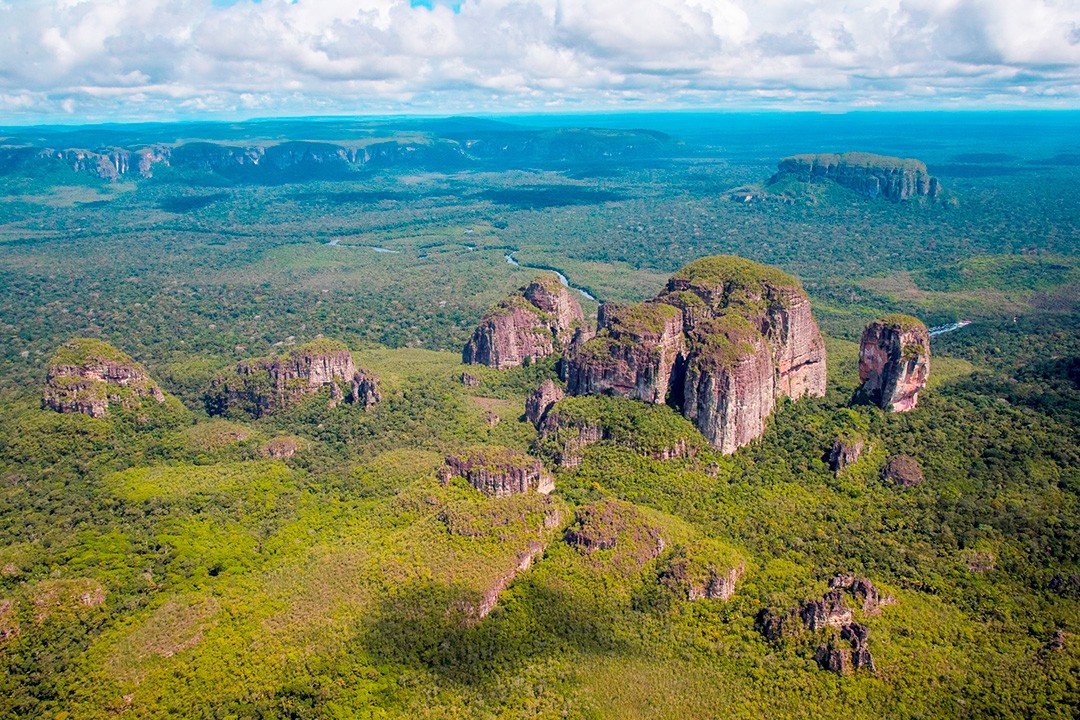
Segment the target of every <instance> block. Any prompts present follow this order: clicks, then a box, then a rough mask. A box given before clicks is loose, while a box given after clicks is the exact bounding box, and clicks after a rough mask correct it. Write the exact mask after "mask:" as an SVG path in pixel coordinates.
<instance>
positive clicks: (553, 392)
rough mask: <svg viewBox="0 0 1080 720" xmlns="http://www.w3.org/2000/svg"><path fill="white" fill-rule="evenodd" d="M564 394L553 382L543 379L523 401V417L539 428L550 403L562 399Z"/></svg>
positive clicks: (552, 403)
mask: <svg viewBox="0 0 1080 720" xmlns="http://www.w3.org/2000/svg"><path fill="white" fill-rule="evenodd" d="M565 394H566V393H564V392H563V389H562V388H561V387H559V386H558V385H556V384H555V383H554V382H552V381H551V380H545V381H544V382H542V383H540V387H538V388H536V389H535V390H533V392H532V394H531V395H529V399H528V400H526V401H525V418H526V419H527V420H528V421H529V422H531V423H532V424H533V425H534V426H536V429H538V430H539V429H540V424H541V423H542V422H543V420H544V416H545V415H546V414H547V411H548V410H549V409H550V408H551V406H552V405H554V404H555V403H557V402H558V401H559V400H562V398H563V396H564V395H565Z"/></svg>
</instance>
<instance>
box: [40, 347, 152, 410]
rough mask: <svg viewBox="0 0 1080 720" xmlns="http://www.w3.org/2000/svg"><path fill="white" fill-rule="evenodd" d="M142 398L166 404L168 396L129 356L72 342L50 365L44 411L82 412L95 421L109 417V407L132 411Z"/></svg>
mask: <svg viewBox="0 0 1080 720" xmlns="http://www.w3.org/2000/svg"><path fill="white" fill-rule="evenodd" d="M143 398H147V399H152V400H154V401H156V402H158V403H164V402H165V393H163V392H162V391H161V388H160V387H158V385H157V384H156V383H155V382H154V381H153V380H151V379H150V376H149V374H148V373H147V372H146V368H144V367H143V366H142V365H140V364H139V363H137V362H135V360H133V359H132V358H131V357H130V356H129V355H128V354H126V353H124V352H122V351H121V350H118V349H116V348H115V347H113V346H112V345H110V344H108V343H107V342H104V341H102V340H96V339H94V338H73V339H71V340H69V341H67V342H66V343H64V344H63V345H61V346H60V347H59V348H57V350H56V352H55V353H54V354H53V356H52V359H50V361H49V366H48V375H47V379H46V383H45V391H44V393H43V395H42V398H41V406H42V408H44V409H48V410H56V411H57V412H62V413H70V412H79V413H83V414H84V415H89V416H90V417H93V418H103V417H106V416H107V415H108V414H109V405H110V403H112V404H113V405H120V406H121V407H122V408H124V409H125V410H132V409H135V408H136V407H138V406H139V405H140V404H141V400H142V399H143Z"/></svg>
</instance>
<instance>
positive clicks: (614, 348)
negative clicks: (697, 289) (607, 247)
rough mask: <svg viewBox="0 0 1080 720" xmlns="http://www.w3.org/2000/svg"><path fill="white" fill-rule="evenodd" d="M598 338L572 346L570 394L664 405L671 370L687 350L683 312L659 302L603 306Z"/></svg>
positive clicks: (669, 383)
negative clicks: (625, 305) (683, 327)
mask: <svg viewBox="0 0 1080 720" xmlns="http://www.w3.org/2000/svg"><path fill="white" fill-rule="evenodd" d="M600 317H601V321H602V322H603V326H602V327H601V328H600V331H599V332H598V333H597V335H596V337H594V338H592V339H591V340H587V341H585V342H584V343H582V344H581V345H580V347H578V348H576V349H575V352H573V353H572V354H571V355H570V357H569V358H567V363H566V370H565V373H566V383H567V388H568V390H569V392H570V394H571V395H619V396H621V397H627V398H632V399H634V400H644V401H645V402H648V403H663V402H665V401H666V399H667V396H668V391H669V390H670V389H671V384H672V371H673V370H674V368H675V363H676V361H677V360H678V358H679V356H680V355H682V354H683V353H684V352H685V349H686V343H685V340H684V338H683V332H682V325H683V320H682V315H681V313H680V312H679V310H678V308H675V307H672V306H670V305H665V304H662V303H642V304H640V305H633V306H627V307H619V306H613V305H610V304H608V305H604V306H603V308H602V310H601V314H600Z"/></svg>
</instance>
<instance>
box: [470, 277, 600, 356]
mask: <svg viewBox="0 0 1080 720" xmlns="http://www.w3.org/2000/svg"><path fill="white" fill-rule="evenodd" d="M584 317H585V316H584V314H583V313H582V312H581V305H580V304H578V301H577V300H575V299H574V297H573V295H571V294H570V291H569V290H568V289H567V288H565V287H563V285H562V283H560V282H559V278H558V277H557V276H556V275H554V274H552V273H544V274H543V275H540V276H538V277H537V278H536V279H535V280H533V281H532V282H531V283H529V284H528V285H526V286H524V287H522V288H519V289H518V291H517V292H515V293H514V294H513V295H511V296H510V297H508V298H506V299H505V300H503V301H502V302H500V303H499V304H498V305H496V306H495V307H494V308H492V309H491V310H489V311H488V312H487V313H486V314H485V315H484V317H483V318H482V319H481V320H480V324H479V325H478V326H477V328H476V331H475V332H474V333H473V336H472V339H471V340H469V342H468V343H466V345H465V347H464V349H463V350H462V353H461V360H462V362H464V363H466V364H468V363H475V364H479V365H488V366H489V367H493V368H498V369H504V368H509V367H516V366H518V365H522V364H523V363H525V362H526V359H527V358H528V359H529V360H538V359H540V358H543V357H547V356H548V355H551V354H552V353H554V352H555V351H556V350H559V349H561V348H562V347H564V346H565V345H566V344H567V343H569V342H570V340H571V339H572V338H573V335H574V331H575V329H576V328H578V327H579V326H580V325H581V323H582V322H583V320H584Z"/></svg>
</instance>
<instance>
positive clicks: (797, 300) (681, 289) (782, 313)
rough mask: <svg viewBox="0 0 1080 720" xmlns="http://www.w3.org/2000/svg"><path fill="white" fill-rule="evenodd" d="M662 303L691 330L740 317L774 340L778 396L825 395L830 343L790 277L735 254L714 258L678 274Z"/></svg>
mask: <svg viewBox="0 0 1080 720" xmlns="http://www.w3.org/2000/svg"><path fill="white" fill-rule="evenodd" d="M657 300H658V301H660V302H665V303H670V304H671V305H675V306H676V307H679V308H681V309H682V311H683V325H684V329H685V330H686V331H687V332H689V331H691V330H693V328H694V327H695V326H696V325H697V323H698V322H700V321H701V320H704V319H706V318H714V317H718V316H720V315H729V314H731V313H736V314H738V315H741V316H742V317H744V318H746V320H747V321H749V322H750V324H751V325H753V326H754V327H756V328H757V330H758V332H760V333H761V335H762V336H763V337H764V338H765V339H766V340H767V341H768V342H769V345H770V347H771V350H772V359H773V363H774V364H775V366H776V372H777V377H776V392H777V395H786V396H787V397H790V398H791V399H792V400H797V399H799V398H800V397H802V396H803V395H812V396H816V397H820V396H822V395H824V394H825V342H824V341H823V340H822V338H821V332H820V331H819V330H818V326H817V322H816V321H815V320H814V316H813V314H812V313H811V312H810V298H809V297H807V295H806V291H805V290H803V288H802V285H801V284H800V283H799V281H798V280H796V279H795V278H794V277H792V276H791V275H788V274H787V273H785V272H783V271H782V270H779V269H777V268H774V267H769V266H767V265H761V264H759V263H755V262H753V261H751V260H746V259H745V258H741V257H737V256H734V255H713V256H711V257H704V258H700V259H698V260H695V261H694V262H692V263H689V264H688V265H686V266H684V267H683V268H682V269H681V270H679V271H678V272H676V273H675V274H674V275H673V276H672V277H671V279H670V280H668V286H667V290H666V291H665V292H663V293H661V294H660V296H659V297H658V298H657Z"/></svg>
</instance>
